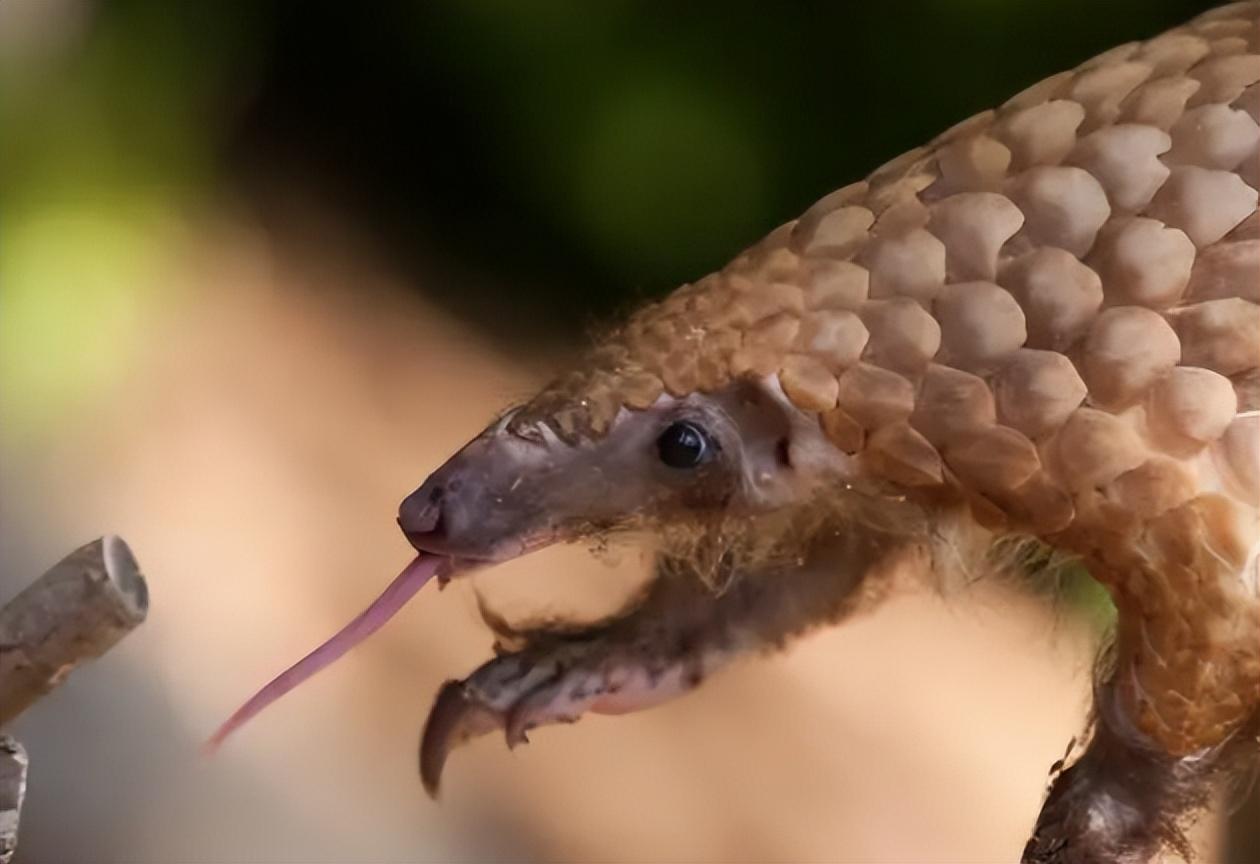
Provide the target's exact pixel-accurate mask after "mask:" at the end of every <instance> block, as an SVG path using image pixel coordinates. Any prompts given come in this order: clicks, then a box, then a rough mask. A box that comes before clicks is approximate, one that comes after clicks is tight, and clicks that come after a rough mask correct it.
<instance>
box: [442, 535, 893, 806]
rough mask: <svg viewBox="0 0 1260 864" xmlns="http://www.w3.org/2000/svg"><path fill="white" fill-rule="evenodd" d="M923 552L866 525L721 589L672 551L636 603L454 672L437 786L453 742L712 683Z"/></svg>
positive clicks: (640, 703)
mask: <svg viewBox="0 0 1260 864" xmlns="http://www.w3.org/2000/svg"><path fill="white" fill-rule="evenodd" d="M913 554H915V549H914V548H913V547H911V546H907V545H905V544H901V543H897V542H894V541H891V540H889V539H887V538H879V537H873V536H871V535H867V534H863V533H851V534H841V535H837V536H835V537H832V538H830V540H829V541H828V542H827V543H825V544H822V545H820V546H819V547H818V548H815V549H814V550H812V552H811V554H810V555H809V557H808V560H807V561H806V563H805V564H804V565H803V566H791V567H781V568H767V569H766V570H764V571H758V572H745V573H736V574H733V575H732V576H731V578H730V579H729V580H728V581H727V583H726V584H725V585H724V586H723V587H722V588H721V589H714V588H713V587H711V586H710V585H708V584H706V583H705V582H704V581H703V580H701V579H699V578H698V577H697V576H696V575H695V573H694V572H692V567H691V564H690V562H688V561H686V560H685V559H681V558H672V557H668V556H662V558H661V560H660V562H659V564H658V566H657V575H656V578H655V579H654V581H653V582H652V583H651V585H650V586H649V587H648V589H647V590H646V591H645V592H644V593H643V595H642V596H641V597H639V598H638V599H637V600H636V601H635V602H633V603H632V604H631V605H630V606H629V608H628V609H626V610H625V611H623V612H622V613H619V614H618V615H616V616H614V617H612V618H610V619H608V620H605V621H602V622H599V623H596V624H593V625H589V626H585V627H580V628H566V629H558V628H555V627H540V628H537V629H534V630H527V631H525V632H520V633H512V634H510V635H511V638H510V641H511V642H512V643H515V644H514V646H513V647H516V648H518V650H511V651H506V652H504V653H501V654H499V656H497V657H496V658H495V659H493V660H490V661H489V662H487V663H485V664H483V665H482V666H481V667H480V668H478V669H477V670H476V671H475V672H473V673H472V674H471V675H470V676H468V677H467V678H465V679H463V680H460V681H448V682H447V683H446V685H445V686H444V687H443V688H442V691H441V692H440V693H439V695H438V698H437V700H436V702H435V703H434V706H433V709H432V711H431V712H430V715H429V719H428V722H427V723H426V725H425V730H424V735H423V740H422V742H421V748H420V771H421V776H422V778H423V780H424V784H425V788H426V789H428V790H429V792H430V794H435V793H436V791H437V787H438V782H439V779H440V775H441V772H442V768H443V766H444V764H445V762H446V758H447V756H448V755H449V753H450V751H451V750H452V749H454V748H455V747H457V746H459V745H460V744H462V743H464V742H465V741H467V740H469V739H471V738H474V737H478V736H481V735H484V734H487V733H489V732H493V731H496V730H502V731H503V733H504V735H505V737H506V740H507V743H508V746H509V747H511V746H515V745H516V744H519V743H522V742H524V741H525V740H526V733H527V732H528V731H529V730H531V729H533V728H536V727H538V726H543V725H548V724H553V723H565V722H573V721H576V720H577V719H578V718H579V717H581V716H582V715H583V714H585V713H587V712H595V713H602V714H623V713H628V712H631V711H637V710H640V709H643V708H648V707H651V706H653V705H657V704H659V703H661V702H664V701H667V700H669V699H672V698H674V697H676V696H679V695H682V694H683V693H686V692H688V691H690V690H692V689H694V688H696V687H697V686H699V685H700V683H701V682H702V681H704V680H705V679H706V678H707V677H708V676H710V675H711V674H713V673H714V672H715V671H717V670H718V669H720V668H722V667H723V666H725V665H727V664H728V663H730V662H731V661H732V660H734V659H736V658H737V657H739V656H740V655H744V654H749V653H755V652H759V651H768V650H773V649H776V648H779V647H782V645H783V644H784V643H785V642H786V641H787V640H789V639H791V638H792V637H794V636H796V635H799V634H801V633H803V632H804V631H806V630H808V629H810V628H812V627H814V626H819V625H823V624H827V623H832V622H835V621H837V620H838V619H840V618H841V617H843V616H844V615H845V614H846V613H847V612H849V611H850V610H852V609H856V608H858V607H862V606H865V605H867V602H866V601H870V600H873V599H875V598H877V597H878V596H880V595H881V594H882V589H881V587H880V586H882V585H883V584H884V583H885V582H886V581H887V575H888V574H890V573H891V572H892V570H893V568H894V567H895V566H896V565H898V564H899V563H902V562H903V561H904V560H905V558H906V556H908V555H913Z"/></svg>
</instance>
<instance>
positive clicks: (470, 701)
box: [420, 681, 505, 798]
mask: <svg viewBox="0 0 1260 864" xmlns="http://www.w3.org/2000/svg"><path fill="white" fill-rule="evenodd" d="M504 720H505V718H504V716H503V714H502V712H499V711H495V710H494V709H492V708H490V707H488V706H486V705H484V704H483V703H481V702H479V701H478V700H477V699H476V697H474V696H473V695H472V694H471V693H470V692H469V690H468V688H467V687H466V686H465V684H464V682H463V681H447V682H446V683H445V684H444V685H442V690H441V691H440V692H439V693H438V697H437V700H436V701H435V702H434V703H433V709H432V710H431V711H430V712H429V719H428V720H427V721H426V722H425V724H424V734H423V735H422V736H421V739H420V780H421V782H422V783H423V784H424V790H425V791H426V792H428V793H429V797H430V798H436V797H437V794H438V784H439V783H440V781H441V779H442V768H443V766H445V765H446V757H447V756H449V755H450V752H451V751H452V750H454V749H455V748H456V747H458V746H459V745H460V744H463V743H464V742H465V741H468V740H471V739H473V738H476V737H478V736H480V735H485V734H486V733H487V732H493V731H494V730H495V729H500V728H502V727H503V726H504Z"/></svg>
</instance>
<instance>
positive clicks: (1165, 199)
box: [512, 2, 1260, 755]
mask: <svg viewBox="0 0 1260 864" xmlns="http://www.w3.org/2000/svg"><path fill="white" fill-rule="evenodd" d="M1257 82H1260V3H1256V2H1246V3H1237V4H1233V5H1230V6H1226V7H1223V8H1220V9H1217V10H1214V11H1212V12H1209V13H1207V14H1205V15H1202V16H1200V17H1198V18H1196V19H1194V20H1193V21H1191V22H1189V23H1188V24H1186V25H1184V26H1182V27H1178V28H1176V29H1174V30H1171V31H1169V32H1167V33H1164V34H1163V35H1161V36H1158V37H1156V38H1154V39H1151V40H1149V41H1146V42H1132V43H1129V44H1126V45H1122V46H1120V47H1118V48H1116V49H1114V50H1111V51H1108V52H1106V53H1104V54H1102V55H1100V56H1098V57H1095V58H1094V59H1092V60H1090V61H1088V62H1086V63H1084V64H1083V65H1081V66H1080V67H1078V68H1076V69H1074V70H1071V71H1069V72H1064V73H1061V74H1059V75H1055V76H1053V77H1051V78H1048V79H1046V80H1044V81H1042V82H1040V83H1038V84H1037V85H1035V86H1033V87H1030V88H1028V89H1027V90H1025V91H1024V92H1022V93H1020V94H1019V95H1017V96H1015V97H1014V98H1012V99H1010V100H1009V101H1008V102H1006V103H1005V104H1004V105H1002V106H1001V107H1000V108H998V109H996V110H991V111H985V112H983V113H980V114H977V115H976V116H974V117H971V118H969V119H967V120H965V121H963V122H961V123H959V124H957V125H956V126H954V127H953V128H951V129H949V130H948V131H946V132H944V133H943V134H941V135H940V136H938V137H937V138H936V139H934V140H933V141H932V142H931V143H929V144H928V145H927V146H925V147H921V148H918V149H915V150H912V151H910V152H909V153H906V154H904V155H902V156H900V157H898V158H897V159H894V160H893V161H891V162H889V163H888V164H886V165H884V166H883V167H881V168H879V169H877V170H876V171H875V172H874V173H872V174H871V175H870V176H869V177H868V178H867V179H865V180H863V181H861V182H858V183H854V184H852V185H850V186H846V187H844V188H843V189H840V190H838V191H836V192H833V193H831V194H830V195H827V196H826V197H824V198H823V199H822V200H820V201H819V202H818V203H817V204H815V205H814V206H813V207H811V208H810V209H809V210H808V211H806V212H805V214H804V215H802V216H801V217H800V218H799V219H796V220H794V221H792V222H789V223H787V224H785V225H783V226H781V227H779V228H778V229H776V230H775V231H773V232H771V233H770V234H769V235H768V236H767V237H766V238H765V239H763V240H762V241H761V242H759V243H758V244H756V245H755V246H753V247H752V248H750V249H748V250H747V251H746V252H744V253H743V254H741V255H739V256H738V257H737V258H736V259H735V260H734V261H732V262H731V263H730V264H729V265H727V266H726V267H725V268H723V269H722V270H721V271H719V272H717V273H714V274H711V275H709V276H706V277H705V278H703V279H701V280H699V281H698V282H696V283H695V284H692V285H687V286H684V287H682V288H680V289H679V290H677V291H676V292H674V293H673V294H672V295H670V296H669V297H667V298H666V299H665V300H663V301H662V302H660V303H657V304H654V305H651V306H648V307H646V308H644V309H642V310H641V311H640V312H639V313H638V314H636V315H634V316H632V317H631V318H630V319H629V321H628V322H627V323H626V324H625V326H624V327H623V328H622V329H621V330H620V331H618V332H617V333H615V334H614V335H613V336H612V337H611V338H610V339H608V340H607V341H605V342H603V343H602V344H600V345H599V346H598V347H596V348H595V350H594V351H593V352H592V353H591V355H590V356H589V357H588V358H587V362H585V363H583V364H581V365H579V367H578V368H576V369H575V370H574V371H573V372H571V373H570V374H568V375H566V376H564V377H561V378H559V379H558V380H557V381H555V382H554V383H553V384H552V385H551V386H549V387H548V388H547V389H546V390H544V391H543V392H542V393H541V394H540V395H539V396H538V397H536V398H535V399H534V400H533V401H532V402H531V403H530V404H529V405H527V406H526V407H525V409H524V410H523V411H521V412H520V413H518V414H516V415H515V416H514V418H513V420H512V422H513V424H515V425H516V426H517V427H518V428H519V429H521V430H523V431H524V430H528V428H529V427H530V426H531V425H532V424H536V423H539V422H542V423H546V424H548V425H549V426H550V427H551V429H553V430H554V431H555V432H556V433H557V434H559V435H560V436H562V437H564V438H565V439H567V440H581V439H585V438H598V437H599V436H601V435H602V434H604V432H605V431H606V429H607V428H608V426H609V424H610V423H612V421H613V419H614V418H615V417H616V416H617V415H618V412H620V411H622V410H631V411H634V410H641V409H644V408H646V407H648V406H650V405H652V404H654V403H655V402H656V400H657V399H658V397H660V396H661V394H662V393H665V394H669V395H671V396H673V397H684V396H686V395H687V394H690V393H693V392H715V391H718V390H720V389H721V388H723V387H725V386H727V385H728V384H729V383H730V382H731V381H732V380H734V379H737V378H740V377H741V376H748V375H752V376H767V375H769V376H777V379H778V383H779V385H780V386H781V388H782V391H783V393H784V394H786V396H787V398H788V399H790V400H791V402H792V403H793V404H794V405H795V406H796V407H797V408H799V409H800V410H801V411H803V412H809V413H812V414H814V415H816V416H817V418H818V423H819V424H821V426H822V428H823V429H824V430H825V432H826V434H827V437H828V438H829V440H830V441H831V442H832V444H833V445H834V446H835V447H836V448H838V449H839V450H841V451H843V452H844V453H845V454H847V455H849V456H850V457H852V458H851V460H850V463H849V464H850V465H851V470H852V474H853V477H854V478H862V479H870V478H874V479H876V480H878V481H882V482H884V483H887V484H889V485H891V486H893V487H896V488H898V489H901V490H904V491H905V492H906V493H907V494H909V495H911V496H921V497H923V498H925V499H928V498H930V499H932V500H939V498H940V496H941V495H942V494H946V495H948V494H954V495H957V496H958V497H960V498H962V499H964V500H965V501H966V504H967V506H968V507H969V508H970V511H971V513H972V515H973V516H974V518H975V519H976V520H977V521H978V522H980V523H981V524H983V525H985V526H987V527H991V528H993V529H995V530H998V531H1006V532H1014V533H1021V534H1028V535H1032V536H1034V537H1037V538H1040V539H1041V540H1043V541H1044V542H1046V543H1048V544H1050V545H1052V546H1054V547H1057V548H1059V549H1063V550H1067V551H1070V552H1071V553H1074V554H1076V555H1079V556H1081V557H1082V558H1083V559H1084V561H1085V562H1086V563H1087V564H1088V566H1089V568H1090V571H1091V573H1093V575H1094V576H1095V577H1096V578H1098V579H1099V580H1101V581H1102V582H1103V583H1104V584H1105V585H1106V586H1107V587H1108V589H1109V590H1110V592H1111V594H1112V596H1113V597H1114V599H1115V602H1116V604H1117V606H1118V609H1119V612H1120V617H1119V622H1120V624H1119V626H1120V633H1119V640H1118V646H1119V658H1118V665H1119V669H1120V671H1119V673H1118V675H1117V680H1118V681H1119V686H1120V690H1121V694H1122V701H1123V704H1124V706H1125V708H1126V709H1127V715H1128V716H1129V717H1130V718H1131V719H1132V721H1133V722H1134V724H1135V725H1136V726H1137V728H1138V729H1139V730H1140V731H1141V732H1142V733H1144V734H1145V735H1148V736H1149V737H1150V738H1152V739H1153V740H1155V741H1157V742H1158V743H1159V745H1160V746H1161V747H1162V748H1164V749H1165V750H1166V751H1167V752H1169V753H1173V754H1179V755H1189V754H1193V753H1196V752H1198V751H1201V750H1202V749H1203V748H1208V747H1212V746H1214V745H1216V744H1219V743H1220V742H1221V741H1222V740H1224V739H1225V738H1226V737H1227V736H1228V735H1230V733H1231V732H1232V731H1233V730H1235V729H1236V728H1237V727H1238V725H1239V724H1240V723H1241V722H1242V721H1243V720H1244V718H1245V717H1246V716H1247V715H1248V714H1249V713H1250V712H1252V711H1254V710H1255V707H1256V705H1257V704H1258V703H1260V597H1258V593H1257V591H1258V588H1257V552H1258V551H1260V523H1258V517H1257V506H1258V505H1260V305H1258V304H1260V221H1258V219H1257V211H1256V200H1257V188H1258V187H1260V156H1258V149H1257V148H1258V144H1260V125H1258V124H1260V118H1258V112H1260V84H1258V83H1257Z"/></svg>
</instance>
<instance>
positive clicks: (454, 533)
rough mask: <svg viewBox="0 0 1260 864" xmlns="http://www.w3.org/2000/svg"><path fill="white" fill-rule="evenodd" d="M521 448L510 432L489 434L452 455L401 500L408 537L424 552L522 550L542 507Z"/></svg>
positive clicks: (496, 557) (465, 554)
mask: <svg viewBox="0 0 1260 864" xmlns="http://www.w3.org/2000/svg"><path fill="white" fill-rule="evenodd" d="M535 446H536V445H530V447H529V448H527V449H533V448H534V447H535ZM521 450H522V446H521V445H520V444H519V443H517V442H515V441H508V440H505V436H502V435H494V434H487V435H482V436H480V437H478V438H476V439H474V440H473V441H472V442H470V443H469V444H468V445H467V446H465V447H464V448H463V449H462V450H460V451H459V452H458V453H456V454H455V455H454V456H452V457H451V458H450V459H449V460H448V461H447V462H446V464H444V465H442V467H440V468H438V470H436V471H434V472H433V474H431V475H430V476H429V478H428V479H427V480H425V481H424V483H423V484H422V485H421V486H420V488H419V489H417V490H416V491H414V492H412V493H411V494H410V495H408V496H407V497H406V498H404V499H403V501H402V504H400V505H399V507H398V527H399V528H401V529H402V532H403V534H405V535H406V537H407V541H408V542H409V543H411V545H412V546H414V547H415V548H416V550H417V551H419V552H426V553H430V554H436V555H444V556H447V557H451V558H461V559H470V560H479V561H501V560H504V559H506V558H511V557H515V556H516V555H518V554H520V553H521V552H522V551H523V549H524V548H525V547H526V546H527V545H530V544H527V543H526V542H525V540H524V538H525V537H526V536H527V535H532V534H533V533H535V531H536V530H537V528H538V523H539V521H540V518H539V517H540V510H541V509H542V508H540V507H539V506H538V503H537V500H536V495H535V494H534V489H533V486H534V484H533V483H530V482H528V481H527V478H528V477H533V476H534V475H533V472H531V471H530V467H531V466H530V465H528V464H525V463H526V462H527V461H528V460H525V459H523V458H522V452H521Z"/></svg>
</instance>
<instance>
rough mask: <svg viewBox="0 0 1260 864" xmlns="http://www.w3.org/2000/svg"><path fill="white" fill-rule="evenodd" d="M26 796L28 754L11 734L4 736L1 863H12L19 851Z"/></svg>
mask: <svg viewBox="0 0 1260 864" xmlns="http://www.w3.org/2000/svg"><path fill="white" fill-rule="evenodd" d="M24 797H26V751H25V750H23V749H22V745H21V744H19V743H18V742H16V741H14V740H13V739H12V738H10V737H9V736H8V735H0V864H9V861H10V860H11V859H12V858H13V852H14V850H16V849H17V830H18V817H19V816H20V815H21V813H22V799H23V798H24Z"/></svg>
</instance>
